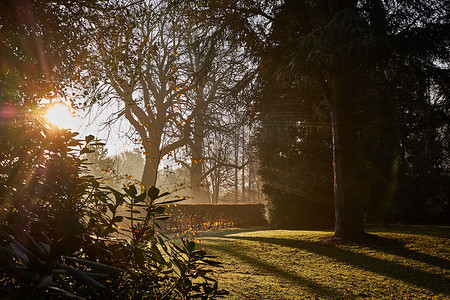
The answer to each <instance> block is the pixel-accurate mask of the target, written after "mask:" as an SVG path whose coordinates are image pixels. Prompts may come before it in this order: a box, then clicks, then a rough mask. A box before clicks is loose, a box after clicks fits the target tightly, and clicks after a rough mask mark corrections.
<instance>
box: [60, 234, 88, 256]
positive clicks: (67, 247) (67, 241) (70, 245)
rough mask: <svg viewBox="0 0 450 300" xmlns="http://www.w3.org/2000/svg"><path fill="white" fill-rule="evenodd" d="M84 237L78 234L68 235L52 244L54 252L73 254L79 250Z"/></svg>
mask: <svg viewBox="0 0 450 300" xmlns="http://www.w3.org/2000/svg"><path fill="white" fill-rule="evenodd" d="M82 243H83V239H82V238H80V237H77V236H67V237H64V238H62V239H60V240H58V241H57V242H56V243H54V244H53V245H52V252H53V253H58V254H59V255H61V254H62V255H68V254H72V253H74V252H75V251H77V250H79V249H80V247H81V244H82Z"/></svg>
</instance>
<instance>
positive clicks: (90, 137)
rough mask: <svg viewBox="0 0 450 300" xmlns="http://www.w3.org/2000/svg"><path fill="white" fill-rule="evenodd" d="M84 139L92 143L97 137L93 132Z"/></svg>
mask: <svg viewBox="0 0 450 300" xmlns="http://www.w3.org/2000/svg"><path fill="white" fill-rule="evenodd" d="M84 139H85V141H86V143H90V142H92V141H93V140H94V139H95V137H94V136H93V135H92V134H90V135H88V136H86V137H85V138H84Z"/></svg>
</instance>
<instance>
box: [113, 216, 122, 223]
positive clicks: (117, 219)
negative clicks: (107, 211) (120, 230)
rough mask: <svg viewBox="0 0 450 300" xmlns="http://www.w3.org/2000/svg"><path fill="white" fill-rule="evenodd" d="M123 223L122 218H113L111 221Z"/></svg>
mask: <svg viewBox="0 0 450 300" xmlns="http://www.w3.org/2000/svg"><path fill="white" fill-rule="evenodd" d="M122 221H123V217H122V216H115V217H114V218H113V219H112V222H114V223H117V222H122Z"/></svg>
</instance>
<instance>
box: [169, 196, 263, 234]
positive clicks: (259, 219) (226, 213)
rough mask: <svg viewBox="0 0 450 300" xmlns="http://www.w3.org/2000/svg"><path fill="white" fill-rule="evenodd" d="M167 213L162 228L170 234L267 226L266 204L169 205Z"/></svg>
mask: <svg viewBox="0 0 450 300" xmlns="http://www.w3.org/2000/svg"><path fill="white" fill-rule="evenodd" d="M166 213H167V215H169V216H170V218H169V219H168V220H166V221H164V222H163V223H161V226H162V227H163V229H164V230H165V231H168V232H184V231H189V230H194V231H201V230H211V229H221V228H232V227H251V226H262V225H267V221H266V219H265V218H264V204H249V203H240V204H205V203H202V204H175V205H170V204H169V205H168V207H167V209H166Z"/></svg>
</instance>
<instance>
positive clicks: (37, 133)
mask: <svg viewBox="0 0 450 300" xmlns="http://www.w3.org/2000/svg"><path fill="white" fill-rule="evenodd" d="M4 108H5V106H3V107H0V109H4ZM8 110H9V111H10V112H11V114H8V117H7V118H3V119H1V121H0V122H1V124H0V125H1V126H0V136H1V140H0V155H1V157H0V158H1V160H0V161H1V164H0V207H1V209H2V211H1V214H0V262H1V264H0V266H1V267H0V298H8V299H48V298H75V299H83V298H90V299H153V298H161V299H173V298H177V299H185V298H189V299H195V298H201V299H206V298H207V297H214V296H217V295H221V294H224V293H225V292H224V291H220V290H218V286H217V281H216V280H215V279H213V278H212V277H211V274H210V271H209V269H208V267H209V266H210V265H216V264H217V263H216V262H214V261H212V260H210V259H209V258H208V257H207V256H206V253H205V251H203V250H201V249H198V248H197V245H196V244H195V242H193V241H190V240H187V239H182V240H181V242H180V243H178V244H177V243H175V242H173V241H171V240H169V239H168V238H167V237H165V236H164V235H163V234H161V233H158V228H159V225H158V220H160V219H163V218H166V216H164V215H163V213H164V210H165V208H164V206H163V205H165V203H164V202H165V200H163V199H164V197H163V196H168V195H166V194H162V195H160V194H159V190H158V189H156V188H155V187H152V188H150V189H149V190H148V191H147V190H144V191H143V192H142V193H140V192H138V191H137V188H136V187H135V186H134V185H130V186H128V187H125V188H124V192H119V191H117V190H114V189H112V188H109V187H107V186H103V185H102V184H100V183H99V180H98V178H94V177H92V176H88V175H82V174H83V173H84V172H85V171H86V168H85V166H84V161H83V160H82V159H81V158H80V157H81V155H82V154H84V153H88V152H90V150H89V146H90V145H91V144H93V137H92V136H88V137H86V139H85V140H84V141H80V140H77V139H75V136H76V134H75V133H72V132H70V131H67V130H59V129H57V128H50V127H48V125H46V124H45V123H44V122H42V120H39V117H35V116H33V115H32V114H30V113H29V112H28V111H24V110H21V109H19V108H16V107H13V106H8ZM119 208H123V209H119ZM124 219H126V220H128V221H129V224H130V226H129V228H124V229H123V230H122V232H125V235H123V234H119V231H118V226H117V224H118V223H119V222H122V221H123V220H124Z"/></svg>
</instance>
